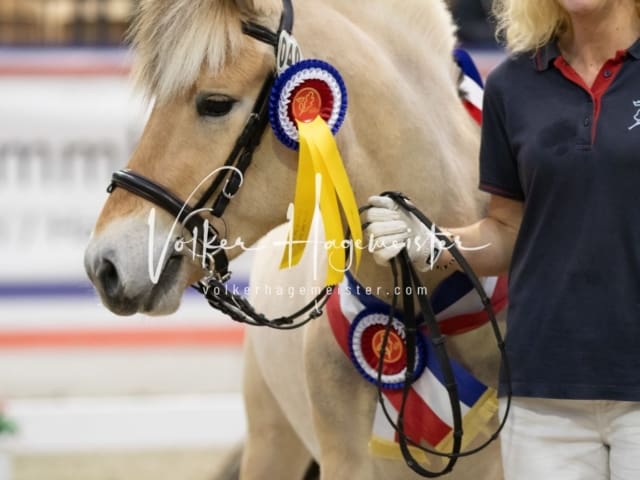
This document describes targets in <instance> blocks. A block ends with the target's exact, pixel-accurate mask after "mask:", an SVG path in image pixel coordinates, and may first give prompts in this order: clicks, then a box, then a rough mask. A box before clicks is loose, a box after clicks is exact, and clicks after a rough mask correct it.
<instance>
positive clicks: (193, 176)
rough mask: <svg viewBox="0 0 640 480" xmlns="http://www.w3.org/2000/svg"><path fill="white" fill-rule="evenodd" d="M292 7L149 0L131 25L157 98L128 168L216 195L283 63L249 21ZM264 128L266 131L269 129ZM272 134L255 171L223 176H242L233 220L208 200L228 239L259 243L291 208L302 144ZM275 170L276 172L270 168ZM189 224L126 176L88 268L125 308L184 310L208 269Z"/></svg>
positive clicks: (223, 0) (173, 189)
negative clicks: (135, 189)
mask: <svg viewBox="0 0 640 480" xmlns="http://www.w3.org/2000/svg"><path fill="white" fill-rule="evenodd" d="M282 11H283V3H282V1H281V0H233V1H229V0H209V1H204V2H192V1H190V0H181V1H177V2H176V1H158V0H146V1H143V2H142V4H141V5H140V9H139V12H138V16H137V19H136V21H135V23H134V26H133V29H132V32H133V36H132V38H133V43H134V46H135V48H136V50H137V54H138V56H137V61H136V64H135V65H134V75H135V78H136V80H137V83H138V84H139V85H141V86H142V87H143V88H144V89H145V91H146V92H147V94H148V95H149V96H153V97H154V98H155V104H154V107H153V109H152V111H151V114H150V117H149V119H148V122H147V124H146V127H145V129H144V132H143V135H142V138H141V139H140V142H139V144H138V146H137V148H136V150H135V151H134V153H133V155H132V157H131V158H130V160H129V163H128V165H127V169H130V170H131V171H134V172H136V173H137V174H139V175H141V176H142V177H143V178H146V179H152V181H153V183H154V184H155V185H156V186H159V187H160V188H162V189H164V190H166V192H168V194H171V195H172V196H174V197H175V198H177V199H184V201H185V203H187V201H189V202H190V203H191V205H193V204H195V203H196V201H197V200H200V199H203V200H205V199H204V198H203V195H204V194H205V191H206V190H207V189H208V188H209V187H210V183H211V182H210V181H205V180H206V179H209V178H213V177H215V173H219V171H220V170H219V169H220V167H222V166H223V165H224V164H225V161H227V160H228V159H229V158H230V152H232V151H234V147H235V146H236V144H237V143H238V138H239V137H240V136H241V135H242V132H243V129H245V130H246V128H245V127H246V125H247V123H248V122H252V121H254V120H255V117H256V112H252V108H255V104H256V99H257V97H259V96H260V95H261V91H262V90H264V89H265V88H268V86H267V85H266V83H265V82H266V81H267V79H268V78H269V77H270V75H272V72H273V70H274V61H275V60H274V49H273V47H272V46H270V45H267V44H266V43H265V42H262V41H258V40H256V38H254V36H250V35H247V34H244V33H243V25H247V24H248V22H251V25H254V26H258V27H264V28H265V29H268V30H273V31H277V28H278V24H279V22H280V19H281V14H282ZM254 136H258V138H257V139H255V140H256V143H257V142H258V141H259V140H260V139H259V137H260V136H262V131H259V132H257V133H255V134H254ZM264 137H265V138H264V139H263V140H264V141H262V142H261V145H260V146H259V147H258V148H257V151H256V152H255V159H254V166H252V168H251V173H250V174H249V175H247V176H246V177H245V176H244V175H243V174H242V173H240V172H236V173H235V175H236V178H234V179H229V178H225V179H224V180H225V181H233V182H236V183H239V184H241V185H242V195H238V196H237V198H234V199H233V201H232V202H230V203H229V208H228V209H227V210H226V212H225V216H224V219H225V220H224V223H223V222H222V221H221V220H220V219H217V218H214V217H213V216H211V215H210V214H209V212H208V208H207V207H208V206H209V205H201V207H203V208H204V212H203V213H201V217H206V218H207V220H208V221H210V222H211V224H212V225H214V228H215V231H216V233H218V232H219V235H220V236H222V235H224V237H225V238H226V239H236V238H240V237H241V239H242V242H246V243H247V244H251V243H253V242H255V241H256V240H257V239H258V238H259V237H260V236H261V235H262V234H264V233H265V232H267V231H268V230H270V229H271V228H273V227H274V226H276V225H277V224H279V223H282V222H283V221H284V220H285V214H286V211H287V205H288V201H289V199H290V198H291V196H292V192H293V187H294V184H295V162H294V155H293V153H292V152H290V151H289V150H287V149H286V148H284V147H283V146H281V145H280V144H278V143H277V142H276V141H274V139H273V136H271V135H264ZM240 153H242V152H240ZM249 156H251V155H249ZM234 160H235V159H234ZM254 170H262V171H263V173H262V174H261V173H260V172H259V171H254ZM266 170H268V171H269V176H270V178H273V179H277V181H275V182H273V183H267V182H265V181H263V180H261V177H263V175H264V172H266ZM212 173H213V174H214V175H212ZM223 173H224V172H223ZM114 180H115V177H114ZM222 183H223V185H221V186H220V190H221V191H222V190H224V188H225V186H224V182H222ZM115 186H116V187H117V183H116V184H115ZM223 193H224V194H225V195H227V197H230V196H231V195H229V194H227V193H226V192H223ZM267 199H268V201H267ZM156 203H157V202H156ZM203 229H205V227H203V226H202V225H201V226H200V232H202V230H203ZM185 230H186V229H185V228H184V226H183V225H182V222H180V223H176V221H175V219H174V217H173V216H172V215H171V214H170V213H169V212H167V211H165V209H162V208H158V205H157V204H154V203H152V202H150V201H148V199H145V198H141V197H140V196H137V195H133V194H132V193H131V192H130V191H127V190H126V189H124V188H115V189H114V190H113V192H112V194H111V195H110V197H109V198H108V200H107V202H106V204H105V205H104V207H103V210H102V212H101V214H100V217H99V218H98V221H97V224H96V226H95V230H94V234H93V236H92V239H91V242H90V244H89V246H88V248H87V250H86V254H85V266H86V270H87V273H88V275H89V277H90V279H91V280H92V282H93V283H94V285H95V287H96V289H97V291H98V292H99V294H100V296H101V298H102V301H103V302H104V304H105V305H106V306H107V307H108V308H109V309H111V310H112V311H113V312H115V313H118V314H132V313H135V312H147V313H151V314H164V313H170V312H172V311H174V310H175V309H176V308H177V307H178V305H179V301H180V297H181V295H182V293H183V291H184V290H185V288H186V287H187V286H188V285H190V284H192V283H194V282H195V281H196V280H198V279H199V278H201V277H202V276H203V275H204V273H205V272H204V270H203V262H202V261H201V260H202V258H201V254H200V255H198V254H194V253H193V252H194V248H191V249H188V248H183V249H181V250H182V251H177V250H176V248H175V242H176V241H181V240H180V239H183V238H184V237H189V234H192V233H193V232H185ZM187 242H188V240H187ZM192 245H193V246H195V242H194V243H193V244H192ZM178 250H180V249H178ZM240 251H241V249H234V250H233V251H230V252H229V256H230V257H233V256H235V255H237V254H239V253H240ZM200 253H203V252H200Z"/></svg>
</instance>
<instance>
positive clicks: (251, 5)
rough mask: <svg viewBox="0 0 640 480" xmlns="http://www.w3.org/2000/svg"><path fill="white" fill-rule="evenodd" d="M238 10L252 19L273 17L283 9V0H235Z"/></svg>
mask: <svg viewBox="0 0 640 480" xmlns="http://www.w3.org/2000/svg"><path fill="white" fill-rule="evenodd" d="M234 2H235V4H236V6H237V7H238V9H239V10H240V11H241V12H242V13H244V14H246V15H248V16H250V17H254V18H256V17H262V16H265V15H271V14H273V13H275V12H278V11H280V10H281V9H282V0H234Z"/></svg>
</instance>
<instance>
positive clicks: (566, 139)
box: [367, 0, 640, 480]
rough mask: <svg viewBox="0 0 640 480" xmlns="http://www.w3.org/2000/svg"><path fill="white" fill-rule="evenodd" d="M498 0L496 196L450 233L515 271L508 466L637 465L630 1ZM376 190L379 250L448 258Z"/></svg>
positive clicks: (635, 134) (487, 147) (586, 469)
mask: <svg viewBox="0 0 640 480" xmlns="http://www.w3.org/2000/svg"><path fill="white" fill-rule="evenodd" d="M495 9H496V17H497V19H498V28H499V31H500V32H502V33H503V37H504V38H505V39H506V44H507V47H508V49H509V50H510V52H511V55H510V56H509V58H508V59H506V60H505V61H504V62H503V63H502V64H501V65H500V66H498V67H497V68H496V69H495V70H494V71H493V72H492V73H491V74H490V75H489V78H488V79H487V84H486V91H485V97H484V98H485V99H484V112H483V115H484V117H483V118H484V120H483V129H482V130H483V131H482V146H481V152H480V188H481V189H482V190H484V191H486V192H489V193H490V194H491V199H490V203H489V207H488V212H487V215H486V218H484V219H482V220H481V221H479V222H478V223H476V224H474V225H469V226H466V227H463V228H455V229H450V231H451V233H452V234H454V235H458V236H459V237H460V241H461V243H462V244H463V245H464V246H476V245H485V244H489V246H487V247H486V248H484V249H482V250H467V251H465V252H464V254H465V256H466V258H467V260H468V261H469V263H470V264H471V266H472V267H473V268H474V269H475V270H476V272H477V273H479V274H481V275H495V274H499V273H502V272H505V271H509V273H510V285H509V296H510V311H509V317H508V334H507V353H508V356H509V360H510V364H511V369H512V381H513V392H514V396H515V397H514V403H513V409H512V411H511V415H510V418H509V421H508V424H507V426H506V428H505V430H504V431H503V434H502V437H501V440H502V454H503V464H504V470H505V477H506V479H507V480H512V479H515V480H528V479H531V480H534V479H535V480H539V479H562V480H567V479H576V480H578V479H580V480H589V479H624V480H632V479H638V478H640V403H639V402H640V208H638V206H637V199H638V195H636V192H637V191H638V189H639V188H640V121H639V120H638V119H639V118H640V60H639V57H640V41H639V40H638V38H639V36H640V1H638V0H497V1H496V3H495ZM371 203H372V204H373V205H374V206H375V208H373V209H371V210H369V212H368V219H367V220H368V221H369V222H371V225H370V226H369V228H368V234H369V235H370V236H371V237H373V239H374V240H375V243H374V245H375V247H376V251H375V252H374V255H375V256H376V259H377V260H378V262H380V263H382V262H385V261H386V260H388V259H389V258H390V257H392V256H394V255H395V254H397V253H398V251H399V249H400V248H399V247H402V246H403V245H405V244H406V246H407V249H408V251H409V254H410V257H411V258H412V260H413V261H414V263H415V264H416V265H417V266H418V267H419V268H420V269H421V270H423V271H425V270H428V269H430V268H432V267H434V266H435V268H444V267H446V266H448V265H449V264H450V263H451V262H452V260H451V256H450V255H449V253H448V252H439V251H438V250H439V249H438V248H435V251H431V250H432V249H431V248H430V247H431V243H432V242H429V241H425V239H428V238H429V235H430V233H429V232H428V231H425V229H424V228H423V227H421V226H420V225H419V224H418V223H417V222H416V221H415V218H413V217H411V216H408V215H405V214H404V213H402V212H399V211H397V209H396V208H395V206H394V205H393V204H392V202H390V201H389V199H386V198H380V197H374V198H372V199H371ZM422 207H424V209H425V211H427V212H428V209H429V206H428V205H422ZM416 237H422V239H421V240H420V241H416V240H417V238H416ZM407 240H409V241H407ZM436 247H437V243H436ZM502 387H503V388H504V385H503V386H502ZM502 403H503V406H504V399H502Z"/></svg>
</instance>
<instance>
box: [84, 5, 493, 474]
mask: <svg viewBox="0 0 640 480" xmlns="http://www.w3.org/2000/svg"><path fill="white" fill-rule="evenodd" d="M285 3H286V2H285ZM293 6H294V11H295V27H294V35H295V38H296V39H297V41H298V43H299V45H300V47H301V49H302V52H303V54H304V55H305V57H309V58H319V59H322V60H324V61H327V62H329V63H331V64H332V65H334V66H335V67H336V68H337V69H338V70H339V72H340V73H341V74H342V76H343V77H344V80H345V82H346V85H347V88H348V92H349V109H348V112H347V114H346V117H345V120H344V123H343V125H342V128H341V129H340V131H339V132H338V133H337V135H336V141H337V143H338V145H339V148H340V151H341V154H342V157H343V159H344V165H345V168H346V171H347V173H348V176H349V178H350V180H351V184H352V187H353V191H354V194H355V199H356V201H357V203H358V205H365V204H366V202H367V198H368V197H369V196H370V195H372V194H378V193H379V192H383V191H386V190H402V191H403V192H404V193H406V194H407V195H408V196H409V197H410V198H411V199H412V201H413V202H414V203H415V204H416V205H419V206H421V207H423V208H424V209H425V211H427V212H428V214H429V216H430V217H431V218H432V219H433V220H434V221H435V222H436V223H438V224H441V225H450V226H455V225H462V224H468V223H470V222H473V221H474V220H476V219H478V218H480V217H481V216H482V214H483V212H484V211H485V208H486V203H487V197H486V195H485V194H482V193H481V192H479V191H478V189H477V183H478V172H477V170H478V168H477V155H478V150H479V128H478V126H477V124H475V123H474V122H473V120H472V119H471V118H470V117H469V115H468V113H467V111H466V110H465V109H464V107H463V105H462V104H461V101H460V98H459V95H458V93H459V92H458V82H459V70H458V68H457V66H456V65H455V63H454V61H453V59H452V55H451V52H452V50H453V48H454V46H455V42H456V39H455V26H454V24H453V21H452V18H451V15H450V13H449V11H448V9H447V6H446V5H445V3H444V1H443V0H442V1H441V0H375V1H373V0H350V1H349V2H344V1H342V0H325V1H323V2H318V1H315V0H296V1H295V2H294V5H293ZM282 11H283V2H282V0H199V1H192V0H172V1H169V0H143V1H142V2H141V4H140V6H139V10H138V12H137V15H136V20H135V22H134V26H133V30H132V38H133V45H134V48H135V50H136V52H137V56H136V61H135V65H134V78H135V80H136V83H137V84H138V85H140V86H142V88H144V90H145V91H146V92H147V94H148V95H149V96H150V97H153V98H155V104H154V107H153V109H152V112H151V114H150V117H149V119H148V122H147V124H146V127H145V129H144V132H143V135H142V137H141V139H140V142H139V144H138V146H137V148H136V149H135V151H134V152H133V154H132V157H131V158H130V160H129V163H128V166H127V167H128V168H129V169H131V171H134V172H138V173H139V174H141V175H143V176H144V178H146V179H152V180H153V185H156V186H157V185H160V186H162V189H164V190H163V191H167V192H171V194H163V198H164V200H163V202H162V206H164V209H165V210H168V211H171V212H172V213H171V214H170V213H168V212H166V211H164V210H163V209H156V208H155V205H154V204H153V203H152V202H151V201H149V200H150V199H153V198H152V197H153V196H152V195H151V196H150V194H149V192H150V191H151V190H153V191H156V190H157V189H155V190H154V188H151V187H149V188H147V187H148V182H147V183H145V185H146V187H145V185H143V186H142V187H143V188H137V189H136V188H133V190H134V193H135V194H132V191H131V190H132V189H131V186H129V188H115V189H113V191H112V192H111V195H110V196H109V198H108V199H107V201H106V203H105V205H104V207H103V209H102V212H101V213H100V216H99V218H98V220H97V222H96V226H95V228H94V233H93V235H92V238H91V240H90V243H89V245H88V247H87V250H86V253H85V267H86V270H87V273H88V275H89V278H90V279H91V281H92V282H93V283H94V285H95V287H96V290H97V292H98V293H99V295H100V297H101V300H102V302H103V303H104V304H105V305H106V306H107V307H108V308H109V309H110V310H112V311H113V312H115V313H117V314H121V315H129V314H133V313H135V312H144V313H147V314H151V315H155V314H169V313H171V312H173V311H175V309H176V308H177V307H178V306H179V303H180V299H181V295H182V293H183V292H184V290H185V289H186V288H187V287H189V286H190V285H192V284H194V283H196V282H198V280H199V279H201V278H202V276H203V275H205V269H203V264H202V262H201V261H200V258H197V257H195V258H194V257H191V256H189V255H188V254H187V253H185V250H184V249H183V250H182V251H178V250H179V249H172V250H171V251H170V252H169V253H167V251H166V248H164V250H163V247H166V245H167V244H168V243H167V242H168V241H169V240H171V239H173V238H175V237H178V236H179V235H178V234H177V233H176V230H175V228H174V227H175V222H176V221H177V220H176V218H175V217H176V216H177V217H179V218H180V219H182V218H184V215H183V212H182V211H179V207H176V206H175V200H171V199H172V198H173V199H176V198H182V199H187V200H191V199H192V198H196V199H198V198H201V197H203V196H206V195H205V193H206V194H207V195H208V194H209V193H210V192H207V188H208V184H207V183H206V182H202V180H203V179H205V178H210V177H211V173H212V171H214V170H216V169H217V168H218V167H220V166H221V165H223V164H224V163H225V160H226V159H227V155H228V152H230V151H233V150H234V145H236V143H237V139H238V137H239V136H241V132H242V131H243V128H246V127H245V124H246V122H247V119H248V118H254V117H257V116H256V113H255V111H254V112H253V113H252V105H254V104H255V103H256V98H258V97H260V96H261V93H260V92H261V91H262V90H263V89H264V85H265V78H267V77H268V76H269V75H271V74H272V72H273V70H274V64H275V57H274V50H273V48H271V47H270V46H269V45H266V44H265V42H264V41H260V40H259V39H257V37H256V35H249V34H247V29H246V28H244V27H243V26H242V25H245V26H246V25H247V22H251V24H252V25H254V26H255V25H259V26H263V27H266V29H268V30H269V31H275V30H277V28H278V25H279V22H280V20H281V17H282ZM253 30H255V28H254V29H253ZM258 30H259V29H258ZM258 37H260V38H264V37H265V35H262V36H260V35H258ZM267 37H268V35H267ZM259 140H260V142H259V145H257V144H256V145H254V146H256V148H255V151H252V152H251V153H253V160H252V163H251V165H250V167H249V168H248V169H247V170H246V174H245V175H244V178H242V181H241V182H240V183H241V188H240V190H239V191H238V192H237V194H236V192H235V191H234V192H233V193H234V195H225V193H226V192H224V191H223V195H220V196H219V197H218V200H220V198H222V197H224V198H223V200H224V202H225V206H226V207H227V208H226V209H225V211H224V215H223V219H224V222H223V223H224V224H222V222H220V220H215V219H211V222H212V223H214V222H218V223H217V229H216V231H221V230H222V231H224V233H223V234H221V236H222V235H223V236H224V237H225V238H228V239H239V238H241V239H242V241H241V242H240V243H241V244H242V245H244V246H246V247H248V248H253V247H255V248H256V250H257V253H256V260H255V262H254V267H253V270H252V273H251V285H252V287H251V295H250V300H251V302H252V303H253V304H254V306H255V307H256V309H257V310H258V311H261V312H263V313H265V314H266V315H267V316H269V317H275V316H279V315H283V314H287V313H291V311H295V310H296V309H297V308H299V307H300V306H302V305H304V304H306V303H307V302H308V301H309V300H310V299H311V298H312V297H313V293H311V292H312V291H313V289H312V288H311V287H322V283H323V279H322V276H321V275H320V276H319V275H317V274H316V273H315V272H314V269H313V268H312V265H311V264H312V263H313V262H314V261H315V259H314V258H313V255H311V253H310V252H309V249H307V252H306V253H305V255H304V256H303V258H302V260H301V262H300V264H299V265H298V266H296V267H294V268H291V269H280V268H279V260H280V258H281V257H282V252H281V251H280V250H278V248H276V247H273V245H274V244H276V243H277V242H278V241H280V240H282V239H283V238H285V237H286V235H287V227H283V226H282V225H283V224H284V223H285V222H286V220H287V212H288V207H289V204H290V202H291V201H292V199H293V196H294V190H295V184H296V170H297V160H296V154H295V153H294V152H292V151H291V150H290V149H287V148H286V147H285V146H283V145H282V144H281V143H280V142H279V141H278V140H277V139H276V137H275V136H274V135H273V134H272V133H271V132H267V131H265V133H264V134H262V135H261V138H260V139H259ZM218 173H219V172H218ZM114 178H115V177H114ZM120 186H121V185H120ZM236 186H238V185H236ZM138 187H140V185H139V184H138ZM222 188H223V189H224V187H222ZM231 197H233V198H231ZM154 198H155V197H154ZM156 203H158V202H157V201H156ZM192 203H193V202H192ZM227 203H228V205H227ZM156 210H157V212H156ZM208 218H209V217H208ZM260 239H262V240H260ZM232 243H233V241H232ZM279 248H280V249H281V247H279ZM226 253H227V254H228V255H229V257H231V258H233V257H234V256H235V255H238V254H239V253H240V249H235V250H229V251H228V252H226ZM216 266H217V262H216ZM154 274H155V275H156V278H155V280H154V281H152V277H153V276H154ZM443 276H444V274H443V273H439V272H435V271H434V272H431V274H429V275H425V277H424V280H425V282H426V285H427V286H428V287H429V288H431V287H433V286H435V285H437V284H438V283H439V282H440V281H441V280H442V278H443ZM356 277H357V280H358V281H359V282H360V283H361V284H362V285H365V286H375V287H376V288H377V289H378V290H377V291H380V292H388V291H389V290H390V289H391V287H392V283H391V281H390V279H389V269H388V268H387V267H383V266H379V265H377V264H376V263H375V262H374V261H373V259H372V257H371V256H369V255H367V254H366V253H365V254H364V255H363V257H362V262H361V264H360V268H359V270H358V271H357V273H356ZM266 286H271V287H272V288H273V290H272V291H267V290H268V289H267V288H266ZM277 286H280V287H281V289H279V290H278V289H277V288H276V287H277ZM300 286H307V287H309V288H307V289H306V290H305V291H304V292H301V291H299V290H298V291H296V293H295V295H288V294H287V293H284V294H279V295H278V294H277V293H276V294H274V292H277V291H280V292H290V291H291V290H289V289H290V288H294V289H296V288H299V287H300ZM384 299H385V300H389V299H388V298H384ZM448 348H449V350H450V352H451V354H452V355H453V356H454V357H455V358H456V359H457V360H458V361H459V362H460V363H462V364H463V365H464V366H466V367H467V368H469V369H470V370H471V371H472V372H473V374H474V375H476V376H477V377H478V378H480V379H481V380H483V381H485V382H490V381H495V379H493V376H495V375H494V373H495V372H496V371H497V369H498V365H499V357H498V355H497V351H496V350H495V344H494V342H493V340H492V332H491V330H490V328H489V327H488V326H484V327H481V328H479V329H477V330H475V331H473V332H470V333H467V334H465V335H460V336H458V337H453V338H449V339H448ZM244 359H245V360H244V362H245V363H244V380H243V385H244V386H243V389H244V398H245V406H246V412H247V419H248V434H247V439H246V444H245V448H244V454H243V460H242V467H241V478H242V479H245V480H247V479H264V478H274V479H278V480H288V479H291V480H294V479H295V480H297V479H300V478H302V477H303V475H304V472H305V470H306V468H307V466H308V464H309V461H310V460H311V459H315V460H316V461H317V462H318V463H319V465H320V471H321V478H322V479H323V480H342V479H344V480H347V479H348V480H365V479H366V480H372V479H388V480H396V479H397V480H400V479H402V480H406V479H412V478H420V477H419V476H417V475H416V474H414V473H413V472H412V471H411V470H409V469H408V468H407V466H406V465H405V464H404V463H403V462H402V461H401V460H397V459H385V458H378V457H372V456H371V455H370V453H369V451H368V447H367V445H368V439H369V436H370V434H371V424H372V418H373V415H374V409H375V405H376V389H375V387H374V386H373V385H371V384H370V383H368V382H366V381H365V380H364V379H362V378H361V377H360V376H359V374H358V373H357V372H356V370H355V369H354V367H353V366H352V364H351V363H350V362H349V360H348V359H347V358H346V356H345V355H344V354H343V353H342V352H341V351H340V349H339V348H338V346H337V345H336V341H335V339H334V338H333V334H332V332H331V329H330V327H329V326H328V323H327V321H326V317H325V315H322V316H320V317H319V318H316V319H314V320H313V321H312V322H310V323H308V324H307V325H305V326H304V327H303V328H300V329H297V330H292V331H287V332H281V331H271V330H268V329H263V328H255V329H254V328H250V329H248V332H247V336H246V340H245V345H244ZM498 452H499V445H498V444H497V442H493V443H492V444H491V445H490V446H489V447H488V448H486V449H484V450H483V451H482V452H481V453H479V454H477V455H474V456H472V457H469V458H462V459H460V460H459V462H458V464H457V465H456V467H455V469H454V470H453V472H452V473H450V474H448V476H447V478H451V479H463V478H469V476H470V475H473V477H474V478H478V479H491V480H496V479H500V478H502V472H501V466H500V461H499V453H498ZM438 462H440V460H438V459H436V458H434V459H432V460H431V465H432V466H437V465H438Z"/></svg>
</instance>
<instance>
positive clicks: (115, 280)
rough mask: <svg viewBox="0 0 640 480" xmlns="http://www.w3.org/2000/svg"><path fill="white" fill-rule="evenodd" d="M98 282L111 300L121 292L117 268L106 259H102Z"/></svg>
mask: <svg viewBox="0 0 640 480" xmlns="http://www.w3.org/2000/svg"><path fill="white" fill-rule="evenodd" d="M97 277H98V281H99V282H100V285H102V289H103V291H104V293H105V294H106V295H107V296H108V297H109V298H115V297H116V296H117V295H118V294H119V293H120V290H121V283H120V277H119V276H118V270H117V269H116V266H115V265H114V264H113V263H112V262H111V261H110V260H107V259H106V258H103V259H102V262H101V263H100V266H99V267H98V271H97Z"/></svg>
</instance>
